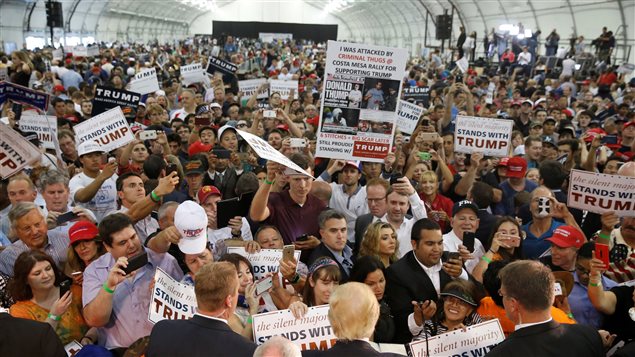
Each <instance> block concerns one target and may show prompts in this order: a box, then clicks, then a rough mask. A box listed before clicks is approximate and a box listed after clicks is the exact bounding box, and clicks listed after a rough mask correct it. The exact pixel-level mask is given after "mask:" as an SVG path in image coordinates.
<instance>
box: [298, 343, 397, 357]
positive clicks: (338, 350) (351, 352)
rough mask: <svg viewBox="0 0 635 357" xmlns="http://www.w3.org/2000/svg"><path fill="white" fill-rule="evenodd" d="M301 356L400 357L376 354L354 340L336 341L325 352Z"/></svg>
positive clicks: (367, 346)
mask: <svg viewBox="0 0 635 357" xmlns="http://www.w3.org/2000/svg"><path fill="white" fill-rule="evenodd" d="M302 356H304V357H313V356H316V357H318V356H319V357H322V356H324V357H327V356H333V357H340V356H346V357H366V356H386V357H392V356H395V357H396V356H401V355H398V354H396V353H388V352H383V353H382V352H378V351H377V350H376V349H374V348H373V346H371V345H370V344H369V343H368V342H366V341H361V340H355V341H344V340H338V341H337V343H336V344H335V345H333V347H331V348H329V349H328V350H326V351H317V350H314V351H310V350H309V351H302Z"/></svg>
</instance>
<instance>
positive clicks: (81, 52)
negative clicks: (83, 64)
mask: <svg viewBox="0 0 635 357" xmlns="http://www.w3.org/2000/svg"><path fill="white" fill-rule="evenodd" d="M73 56H74V57H88V49H87V48H86V47H85V46H84V45H77V46H75V47H73Z"/></svg>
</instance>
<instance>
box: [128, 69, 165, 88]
mask: <svg viewBox="0 0 635 357" xmlns="http://www.w3.org/2000/svg"><path fill="white" fill-rule="evenodd" d="M130 90H131V91H133V92H137V93H139V94H148V93H154V92H156V91H158V90H159V80H158V79H157V70H156V69H154V68H149V69H146V70H144V71H142V72H140V73H137V74H135V76H134V80H133V81H132V82H131V83H130Z"/></svg>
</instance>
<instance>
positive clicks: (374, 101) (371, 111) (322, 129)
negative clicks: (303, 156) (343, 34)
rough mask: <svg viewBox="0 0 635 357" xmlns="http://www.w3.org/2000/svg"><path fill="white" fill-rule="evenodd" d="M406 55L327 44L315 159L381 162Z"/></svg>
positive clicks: (394, 50) (388, 142)
mask: <svg viewBox="0 0 635 357" xmlns="http://www.w3.org/2000/svg"><path fill="white" fill-rule="evenodd" d="M407 58H408V51H406V50H405V49H398V48H390V47H380V46H373V45H365V44H356V43H348V42H337V41H329V42H328V45H327V52H326V68H325V73H324V78H325V80H324V85H323V89H322V98H323V99H324V100H323V101H322V103H321V106H320V124H319V126H318V132H317V150H316V156H317V157H325V158H332V159H344V160H362V161H371V162H383V160H384V158H385V157H386V155H387V154H388V153H389V152H390V149H391V146H392V138H393V136H394V133H395V124H396V121H397V104H398V99H399V93H400V92H401V87H402V81H401V79H402V77H403V69H404V68H405V66H406V60H407Z"/></svg>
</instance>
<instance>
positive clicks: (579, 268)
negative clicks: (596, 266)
mask: <svg viewBox="0 0 635 357" xmlns="http://www.w3.org/2000/svg"><path fill="white" fill-rule="evenodd" d="M575 270H576V271H577V272H578V274H579V275H589V274H590V273H591V271H590V270H586V269H584V268H583V267H581V266H579V265H576V266H575Z"/></svg>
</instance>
